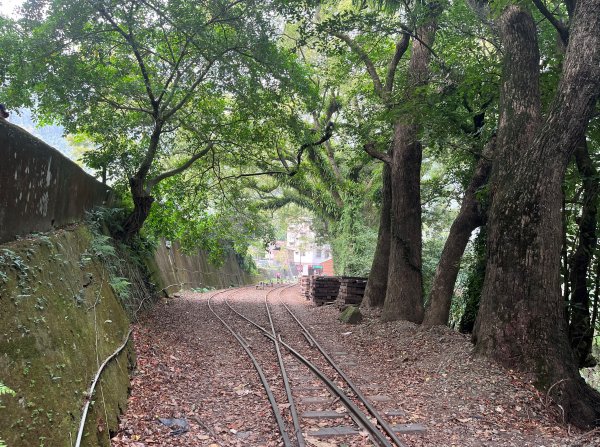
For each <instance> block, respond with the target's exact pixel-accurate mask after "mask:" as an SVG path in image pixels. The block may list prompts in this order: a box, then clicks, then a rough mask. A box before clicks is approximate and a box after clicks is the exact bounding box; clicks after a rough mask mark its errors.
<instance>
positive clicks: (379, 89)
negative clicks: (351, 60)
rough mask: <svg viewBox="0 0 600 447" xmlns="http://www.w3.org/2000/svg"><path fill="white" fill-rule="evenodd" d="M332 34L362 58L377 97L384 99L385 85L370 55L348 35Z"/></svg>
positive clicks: (332, 32)
mask: <svg viewBox="0 0 600 447" xmlns="http://www.w3.org/2000/svg"><path fill="white" fill-rule="evenodd" d="M330 34H331V35H332V36H335V37H337V38H338V39H340V40H341V41H343V42H345V43H346V45H348V46H349V47H350V49H351V50H352V51H353V52H354V53H356V55H357V56H358V57H359V58H360V60H361V61H363V63H364V64H365V67H366V68H367V72H368V73H369V75H370V76H371V79H372V80H373V87H374V88H375V93H377V95H378V96H379V97H380V98H383V96H384V93H383V92H384V90H383V85H382V83H381V79H380V78H379V75H378V74H377V70H376V69H375V64H373V61H372V60H371V58H370V57H369V55H368V54H367V53H366V51H365V50H363V49H362V47H361V46H360V45H359V44H357V43H356V42H355V41H353V40H352V39H351V38H350V36H348V35H347V34H344V33H340V32H337V31H331V32H330Z"/></svg>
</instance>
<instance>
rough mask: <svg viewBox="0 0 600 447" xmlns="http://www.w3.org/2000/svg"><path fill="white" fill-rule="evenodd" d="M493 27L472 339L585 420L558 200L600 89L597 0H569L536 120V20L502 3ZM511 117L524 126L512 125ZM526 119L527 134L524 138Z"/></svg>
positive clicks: (590, 421) (595, 408)
mask: <svg viewBox="0 0 600 447" xmlns="http://www.w3.org/2000/svg"><path fill="white" fill-rule="evenodd" d="M500 30H501V34H502V39H503V44H504V45H503V47H504V54H505V56H504V57H505V60H504V72H503V77H504V79H503V85H502V90H501V105H502V107H501V110H500V122H499V128H498V149H497V154H496V155H497V157H496V158H495V167H494V174H493V180H492V182H493V185H494V188H495V190H494V195H493V201H492V206H491V209H490V213H489V220H488V231H489V233H488V262H487V268H486V276H485V281H484V286H483V294H482V299H481V307H480V309H479V315H478V318H477V322H476V325H475V332H474V341H475V343H476V346H475V349H476V352H477V353H479V354H483V355H486V356H489V357H492V358H495V359H497V360H498V361H499V362H501V363H502V364H503V365H505V366H506V367H509V368H518V369H521V370H525V371H527V372H529V373H532V374H533V375H534V376H535V378H536V380H537V382H536V383H537V385H538V386H539V387H540V388H542V389H543V390H546V391H547V392H548V395H549V396H550V397H551V398H552V399H554V401H555V402H557V404H559V405H560V406H561V409H562V410H563V411H564V412H565V417H566V418H567V420H568V421H570V422H573V423H574V424H577V425H579V426H593V425H597V424H598V423H599V421H600V394H599V393H597V392H595V391H593V390H592V389H591V388H589V387H588V386H587V385H586V384H585V382H584V381H583V379H581V377H580V376H579V371H578V369H577V364H576V362H575V359H574V356H573V352H572V350H571V347H570V345H569V340H568V336H567V327H566V323H565V319H564V306H563V300H562V296H561V292H560V250H561V213H560V209H561V200H562V191H561V186H562V182H563V179H564V173H565V169H566V166H567V163H568V160H569V159H570V157H571V155H572V153H573V151H574V150H575V147H576V146H577V144H579V142H580V141H581V139H582V138H583V136H584V134H585V128H586V125H587V123H588V121H589V119H590V117H591V116H592V113H593V110H594V107H595V104H596V101H597V97H598V94H599V93H600V0H579V1H578V2H577V6H576V11H575V14H574V20H573V25H572V31H571V36H570V39H569V45H568V47H567V52H566V56H565V60H564V62H563V71H562V78H561V81H560V84H559V86H558V90H557V93H556V97H555V99H554V101H553V104H552V106H551V108H550V111H549V114H548V118H547V119H546V120H545V122H544V125H543V127H542V128H541V129H538V130H536V127H538V126H537V125H536V121H537V119H536V115H537V110H539V104H538V103H539V92H538V77H539V74H538V67H537V66H538V51H537V38H536V33H535V24H534V22H533V19H532V18H531V16H530V15H529V13H527V12H525V11H524V10H522V9H520V8H518V7H516V6H509V7H508V8H507V9H506V11H505V12H504V13H503V15H502V17H501V20H500ZM515 64H516V65H515ZM519 123H526V124H528V125H529V126H528V127H529V129H527V128H526V129H524V131H523V132H522V133H518V132H515V129H516V128H518V126H519ZM532 129H533V130H534V132H535V139H534V140H533V141H531V140H530V139H529V138H528V134H531V130H532ZM528 140H529V141H528ZM524 143H527V144H524Z"/></svg>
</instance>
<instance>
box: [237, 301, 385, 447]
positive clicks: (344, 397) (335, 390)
mask: <svg viewBox="0 0 600 447" xmlns="http://www.w3.org/2000/svg"><path fill="white" fill-rule="evenodd" d="M225 304H227V306H228V307H229V308H230V309H231V310H232V311H233V312H235V313H236V314H237V315H238V316H239V317H240V318H242V319H244V320H246V321H247V322H248V323H250V324H252V325H253V326H254V327H256V328H257V329H259V330H260V331H261V332H262V333H263V334H264V335H265V337H267V338H268V339H270V340H271V341H272V342H275V337H273V335H271V333H270V332H269V331H268V330H266V329H265V328H264V327H262V326H261V325H259V324H258V323H256V322H254V321H252V320H251V319H250V318H248V317H246V316H245V315H242V314H241V313H240V312H238V311H237V310H235V309H234V308H233V307H232V306H231V304H229V302H227V300H225ZM279 342H280V343H281V345H282V346H283V347H285V348H286V349H287V350H288V351H289V352H290V353H291V354H292V355H293V356H294V357H296V358H297V359H298V360H299V361H300V362H302V363H303V364H304V365H305V366H306V367H307V368H309V369H310V370H311V371H312V372H313V373H314V374H315V375H316V376H317V377H318V378H319V379H321V381H323V383H325V385H327V387H328V388H329V389H330V390H331V392H332V393H334V394H335V395H337V396H338V397H339V398H340V400H341V401H342V403H343V404H344V406H345V407H346V408H347V409H348V410H350V412H351V413H352V414H354V416H356V417H357V418H358V420H359V421H360V422H361V423H362V425H363V426H364V427H365V429H367V430H368V431H369V432H371V434H372V435H373V436H374V437H375V438H376V440H377V442H378V443H379V445H381V446H384V447H394V446H393V445H392V444H390V442H389V441H388V439H387V438H386V437H385V435H384V434H383V433H382V432H381V431H379V429H377V427H375V425H373V423H372V422H371V421H370V420H369V418H368V417H367V416H366V415H365V413H363V412H362V411H361V410H360V408H358V407H357V406H356V404H355V403H354V402H352V400H350V398H349V397H348V396H347V395H346V394H345V393H344V392H343V391H342V390H341V389H340V388H338V387H337V385H336V384H335V383H333V381H331V380H330V379H329V378H328V377H327V376H326V375H325V374H324V373H323V372H322V371H321V370H320V369H319V368H318V367H317V366H315V365H314V364H313V363H311V362H310V361H309V360H308V359H307V358H306V357H304V356H303V355H302V354H300V353H299V352H298V351H296V350H295V349H294V348H292V347H291V346H290V345H289V344H287V343H286V342H284V341H283V340H281V339H279ZM363 403H364V402H363Z"/></svg>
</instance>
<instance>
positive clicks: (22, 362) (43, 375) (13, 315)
mask: <svg viewBox="0 0 600 447" xmlns="http://www.w3.org/2000/svg"><path fill="white" fill-rule="evenodd" d="M91 240H92V235H91V233H90V231H89V230H88V229H87V228H86V227H85V226H79V227H77V228H74V229H71V230H68V231H64V230H63V231H59V232H57V233H55V234H53V235H47V236H41V237H34V238H31V239H24V240H21V241H17V242H13V243H10V244H6V245H4V246H1V247H0V249H1V248H7V249H9V250H11V251H12V252H14V253H15V254H16V255H18V256H20V258H21V259H26V261H25V263H26V264H27V266H26V267H27V268H28V269H29V270H28V271H29V272H32V271H35V273H36V275H35V276H36V278H35V283H36V286H37V290H35V292H33V293H32V291H31V289H30V290H28V291H24V290H23V287H26V286H27V285H26V284H24V282H23V281H20V280H21V279H22V278H21V276H22V271H20V270H18V269H17V268H15V267H13V266H11V265H6V264H4V265H0V271H2V272H3V273H4V274H5V275H6V277H7V278H8V280H7V281H6V282H5V283H4V282H2V281H0V380H2V381H3V383H5V384H6V385H7V386H8V387H10V388H11V389H13V390H14V391H15V392H16V395H15V396H10V395H4V396H0V439H3V440H4V441H5V442H6V444H7V445H9V446H11V447H12V446H19V445H27V446H39V445H41V444H43V445H46V446H50V445H52V446H54V445H56V446H63V445H71V443H72V442H73V440H74V438H75V437H76V434H77V429H78V426H79V421H80V418H81V409H82V406H83V403H84V399H85V393H86V390H87V389H88V387H89V384H90V382H91V380H92V378H93V376H94V374H95V373H96V371H97V369H98V364H99V363H101V362H102V361H103V360H104V359H105V358H106V357H108V356H109V355H110V354H111V353H112V352H114V350H115V349H116V348H117V347H118V346H119V345H120V344H121V343H122V342H123V337H124V336H125V335H126V334H127V331H128V327H129V319H128V318H127V315H126V313H125V311H124V309H123V306H122V304H121V303H120V300H119V299H118V298H117V297H116V296H115V294H114V292H113V290H112V288H111V287H110V285H109V284H108V278H109V273H108V272H107V271H106V270H105V267H104V266H103V264H102V263H101V262H100V261H99V260H98V259H97V258H95V257H92V259H90V261H89V262H87V263H85V264H81V263H80V259H81V256H82V255H83V254H84V253H85V252H86V250H87V251H89V250H90V242H91ZM49 242H50V243H49ZM57 259H60V261H57ZM20 267H21V268H24V267H25V266H20ZM88 274H89V275H92V278H94V279H93V281H92V282H91V283H90V284H88V286H87V287H85V288H84V287H83V284H82V283H83V281H84V280H85V279H86V278H88ZM60 278H63V279H64V281H61V280H60ZM101 278H104V281H101ZM73 287H76V289H75V290H76V291H77V290H79V289H83V290H84V292H83V294H82V296H81V300H82V302H80V303H78V302H77V300H76V299H75V297H74V296H73V290H72V289H73ZM98 293H99V294H100V296H101V299H100V300H98V302H97V304H96V306H94V303H96V296H97V294H98ZM27 294H31V296H29V297H27V298H24V297H23V295H27ZM38 298H43V301H44V303H43V306H40V301H39V300H38ZM17 302H18V306H15V305H14V304H13V303H17ZM94 313H95V315H94ZM41 318H43V320H44V324H35V321H41V320H40V319H41ZM107 320H110V321H111V323H110V324H105V323H104V322H105V321H107ZM24 328H27V331H26V332H24ZM96 342H97V344H98V345H97V346H98V347H97V351H96ZM132 364H133V349H132V346H128V348H127V349H125V350H124V351H123V352H122V353H121V354H120V355H119V356H118V357H117V359H116V360H115V361H113V362H111V363H110V364H109V365H108V366H107V368H106V369H105V370H104V372H103V374H102V379H101V381H100V383H99V385H98V387H97V389H96V393H95V395H94V396H93V397H92V399H93V400H94V402H95V403H94V405H93V406H92V409H91V412H90V414H89V415H88V418H87V425H86V435H85V438H84V443H83V445H86V446H94V447H95V446H108V445H109V432H110V431H111V430H116V428H117V424H118V421H117V416H118V414H119V412H120V411H121V410H124V408H125V406H126V403H127V390H128V387H129V376H128V372H129V367H130V365H132ZM2 407H4V408H2ZM48 415H50V416H48Z"/></svg>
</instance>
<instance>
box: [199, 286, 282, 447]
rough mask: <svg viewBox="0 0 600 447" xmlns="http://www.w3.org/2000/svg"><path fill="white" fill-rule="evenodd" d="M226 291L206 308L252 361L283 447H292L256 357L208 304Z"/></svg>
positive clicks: (279, 411)
mask: <svg viewBox="0 0 600 447" xmlns="http://www.w3.org/2000/svg"><path fill="white" fill-rule="evenodd" d="M227 291H228V290H224V291H222V292H217V293H215V294H214V295H211V296H209V297H208V308H209V309H210V311H211V312H212V313H213V314H214V316H215V317H217V318H218V319H219V321H221V323H222V324H223V326H225V327H226V328H227V329H228V330H229V332H230V333H231V335H233V336H234V337H235V339H236V340H237V341H238V343H239V344H240V345H241V346H242V348H244V351H246V354H248V357H250V359H251V360H252V364H253V365H254V368H255V369H256V372H257V373H258V375H259V377H260V381H261V382H262V385H263V387H264V388H265V391H266V393H267V397H268V398H269V403H270V404H271V409H272V410H273V415H274V416H275V420H276V421H277V426H278V428H279V432H280V433H281V437H282V438H283V443H284V445H285V447H292V441H291V440H290V437H289V435H288V433H287V430H286V427H285V422H284V421H283V415H282V414H281V410H279V406H278V405H277V401H276V400H275V396H274V395H273V391H272V390H271V387H270V385H269V382H268V381H267V378H266V376H265V373H264V371H263V369H262V367H261V366H260V364H259V363H258V361H257V360H256V357H254V354H252V351H251V350H250V347H249V346H248V343H247V342H246V341H245V340H244V339H243V338H242V337H241V336H240V335H239V334H238V333H237V332H235V331H234V330H233V328H232V327H231V326H229V325H228V324H227V323H226V322H225V320H223V319H222V318H221V317H220V316H219V315H218V314H217V313H216V312H215V311H214V309H213V308H212V306H211V304H210V300H211V299H213V298H214V297H215V296H217V295H220V294H221V293H226V292H227Z"/></svg>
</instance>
